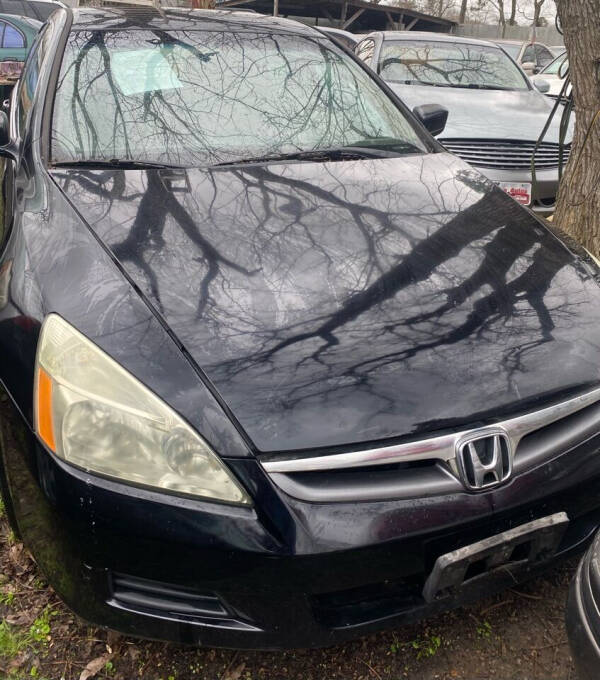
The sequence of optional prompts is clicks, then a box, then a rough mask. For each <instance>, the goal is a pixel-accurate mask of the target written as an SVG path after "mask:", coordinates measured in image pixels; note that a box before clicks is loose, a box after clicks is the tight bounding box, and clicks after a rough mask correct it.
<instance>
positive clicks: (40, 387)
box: [37, 367, 56, 452]
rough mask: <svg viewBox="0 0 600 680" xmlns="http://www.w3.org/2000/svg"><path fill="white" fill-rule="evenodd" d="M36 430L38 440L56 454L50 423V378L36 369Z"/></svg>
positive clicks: (52, 429) (52, 425) (42, 370)
mask: <svg viewBox="0 0 600 680" xmlns="http://www.w3.org/2000/svg"><path fill="white" fill-rule="evenodd" d="M37 430H38V435H39V437H40V439H41V440H42V441H43V442H44V444H46V446H47V447H48V448H49V449H50V450H51V451H53V452H56V443H55V441H54V424H53V423H52V378H51V377H50V376H49V375H48V374H47V373H46V371H44V369H43V368H39V367H38V382H37Z"/></svg>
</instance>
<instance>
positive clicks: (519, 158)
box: [440, 139, 571, 170]
mask: <svg viewBox="0 0 600 680" xmlns="http://www.w3.org/2000/svg"><path fill="white" fill-rule="evenodd" d="M440 142H441V143H442V144H443V145H444V146H445V147H446V149H448V151H450V153H453V154H456V155H457V156H459V158H462V160H463V161H466V162H467V163H470V164H471V165H475V166H477V167H479V168H498V169H504V170H516V169H523V170H528V169H529V168H530V167H531V157H532V156H533V153H534V150H535V145H536V143H535V142H522V141H511V140H493V139H441V140H440ZM559 148H560V147H559V145H558V144H551V143H549V142H543V143H542V144H540V146H539V148H538V150H537V153H536V155H535V163H536V169H538V170H539V169H542V168H557V167H558V166H559V157H560V154H559ZM570 152H571V145H570V144H566V145H565V146H564V147H563V163H566V162H567V160H568V159H569V154H570Z"/></svg>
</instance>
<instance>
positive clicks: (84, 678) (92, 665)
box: [79, 654, 110, 680]
mask: <svg viewBox="0 0 600 680" xmlns="http://www.w3.org/2000/svg"><path fill="white" fill-rule="evenodd" d="M109 659H110V654H103V655H102V656H99V657H97V658H96V659H92V660H91V661H90V662H89V663H88V665H87V666H86V667H85V668H84V669H83V670H82V671H81V675H80V676H79V680H88V678H93V677H94V676H95V675H96V673H98V671H101V670H102V669H103V668H104V666H106V662H107V661H108V660H109Z"/></svg>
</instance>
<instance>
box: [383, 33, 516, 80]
mask: <svg viewBox="0 0 600 680" xmlns="http://www.w3.org/2000/svg"><path fill="white" fill-rule="evenodd" d="M379 73H380V75H381V76H382V77H383V78H384V80H389V81H394V82H404V83H419V84H424V85H445V86H447V87H484V88H490V89H498V90H526V89H528V87H527V82H526V80H525V78H524V76H523V75H522V74H521V72H520V71H519V69H518V68H517V66H515V64H514V63H513V62H512V61H511V60H510V59H509V58H508V57H507V56H506V55H505V54H504V52H502V50H500V49H499V48H497V47H491V46H490V47H488V46H486V45H469V44H464V43H450V42H422V41H408V40H403V41H398V42H385V43H384V44H383V49H382V53H381V57H380V66H379Z"/></svg>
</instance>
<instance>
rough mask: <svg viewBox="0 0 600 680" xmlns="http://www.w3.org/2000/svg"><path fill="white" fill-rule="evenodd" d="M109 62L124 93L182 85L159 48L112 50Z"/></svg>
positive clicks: (171, 88) (138, 92)
mask: <svg viewBox="0 0 600 680" xmlns="http://www.w3.org/2000/svg"><path fill="white" fill-rule="evenodd" d="M110 63H111V70H112V74H113V77H114V79H115V82H116V84H117V85H118V87H119V89H120V90H121V92H122V93H123V94H124V95H130V94H140V93H142V92H152V91H154V90H173V89H176V88H179V87H183V85H182V83H181V81H180V80H179V78H178V77H177V76H176V75H175V73H174V72H173V69H172V68H171V66H170V65H169V62H168V61H167V59H166V58H165V56H164V55H163V52H162V51H161V50H160V49H149V50H124V51H122V52H113V53H112V55H111V58H110Z"/></svg>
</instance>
